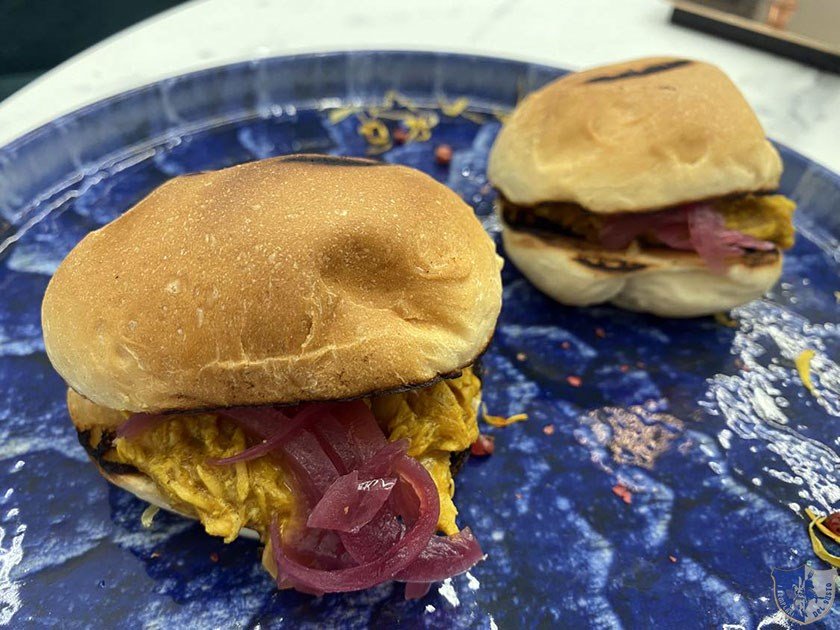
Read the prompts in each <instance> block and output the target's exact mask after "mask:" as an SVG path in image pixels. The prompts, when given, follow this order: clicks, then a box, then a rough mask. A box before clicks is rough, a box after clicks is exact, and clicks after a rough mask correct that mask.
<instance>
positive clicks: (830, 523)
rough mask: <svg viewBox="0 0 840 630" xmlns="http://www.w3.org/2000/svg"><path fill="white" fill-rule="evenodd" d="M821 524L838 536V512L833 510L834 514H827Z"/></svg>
mask: <svg viewBox="0 0 840 630" xmlns="http://www.w3.org/2000/svg"><path fill="white" fill-rule="evenodd" d="M823 525H825V526H826V527H827V528H828V529H829V530H831V531H832V532H834V533H835V534H837V535H838V536H840V512H834V514H829V515H828V516H827V517H826V519H825V520H824V521H823Z"/></svg>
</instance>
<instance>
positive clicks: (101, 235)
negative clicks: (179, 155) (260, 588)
mask: <svg viewBox="0 0 840 630" xmlns="http://www.w3.org/2000/svg"><path fill="white" fill-rule="evenodd" d="M500 267H501V259H500V258H499V257H498V256H497V255H496V251H495V247H494V244H493V242H492V241H491V240H490V239H489V238H488V236H487V235H486V234H485V232H484V231H483V230H482V227H481V225H480V223H479V222H478V220H477V219H476V218H475V216H474V214H473V212H472V210H471V208H469V207H468V206H467V205H466V204H465V203H463V202H462V201H461V199H460V198H459V197H458V196H457V195H455V194H454V193H453V192H451V191H449V190H448V189H447V188H445V187H444V186H442V185H440V184H438V183H436V182H435V181H434V180H432V179H431V178H429V177H427V176H426V175H423V174H422V173H420V172H418V171H415V170H413V169H410V168H406V167H401V166H391V165H386V164H382V163H379V162H373V161H369V160H362V159H349V158H337V157H329V156H313V155H293V156H287V157H281V158H275V159H269V160H264V161H259V162H253V163H249V164H244V165H241V166H235V167H232V168H228V169H225V170H221V171H216V172H207V173H199V174H195V175H189V176H184V177H178V178H176V179H174V180H172V181H169V182H167V183H166V184H164V185H163V186H161V187H159V188H158V189H156V190H155V191H153V192H152V193H151V194H150V195H149V196H147V197H146V198H145V199H143V200H142V201H140V202H139V203H138V204H137V205H136V206H134V207H133V208H132V209H131V210H129V211H128V212H126V213H125V214H124V215H122V216H121V217H119V218H118V219H116V220H115V221H113V222H112V223H110V224H108V225H106V226H105V227H103V228H102V229H100V230H97V231H95V232H93V233H91V234H89V235H88V236H87V237H85V238H84V239H83V240H82V241H81V242H80V243H79V244H78V245H77V246H76V247H75V248H74V249H73V251H71V252H70V254H69V255H68V256H67V258H66V260H64V262H63V263H62V264H61V266H60V267H59V268H58V270H57V271H56V273H55V276H54V277H53V279H52V281H51V282H50V284H49V287H48V289H47V292H46V295H45V297H44V302H43V312H42V319H43V329H44V339H45V343H46V348H47V353H48V355H49V358H50V360H51V361H52V363H53V365H54V366H55V368H56V370H57V371H58V372H59V374H61V376H62V377H63V378H64V379H65V381H66V382H67V384H68V386H69V389H68V394H67V404H68V408H69V412H70V416H71V418H72V421H73V423H74V425H75V427H76V429H77V431H78V434H79V439H80V440H81V442H82V444H83V446H84V447H85V449H86V450H87V452H88V453H89V455H90V457H91V458H92V459H93V461H94V462H95V463H96V465H97V466H98V468H99V470H100V471H101V472H102V474H103V475H104V476H105V477H106V478H107V479H108V480H109V481H111V482H112V483H114V484H116V485H118V486H121V487H122V488H125V489H126V490H128V491H129V492H132V493H134V494H135V495H137V496H138V497H140V498H142V499H144V500H145V501H149V502H151V503H153V504H155V505H158V506H162V507H163V508H165V509H168V510H172V511H175V512H178V513H181V514H183V515H186V516H189V517H193V518H196V519H199V520H200V521H201V523H202V524H203V526H204V528H205V529H206V530H207V532H208V533H210V534H213V535H216V536H222V537H224V539H225V540H226V541H231V540H233V539H234V538H236V537H237V536H239V535H240V533H241V532H248V531H250V532H256V534H257V535H259V537H260V539H261V540H262V542H263V543H264V545H265V551H264V553H263V563H264V564H265V566H266V568H267V569H268V570H269V571H271V572H272V574H273V575H275V576H276V578H277V580H278V584H279V585H280V586H281V587H294V588H297V589H299V590H302V591H305V592H309V593H316V594H320V593H325V592H337V591H351V590H359V589H364V588H367V587H370V586H373V585H376V584H381V583H383V582H388V581H401V582H405V583H407V584H408V586H407V589H406V592H407V595H408V596H414V597H416V596H419V595H422V594H423V593H424V592H425V591H426V590H427V589H428V587H429V585H430V584H431V583H432V582H435V581H437V580H441V579H444V578H447V577H450V576H452V575H454V574H457V573H460V572H463V571H465V570H467V569H468V568H470V567H471V566H472V565H473V564H475V562H477V561H478V560H479V559H480V558H481V557H482V552H481V549H480V547H479V545H478V542H477V541H476V539H475V537H474V536H473V535H472V533H471V532H470V530H469V529H468V528H465V529H462V530H459V528H458V525H457V524H456V515H457V510H456V508H455V505H454V504H453V501H452V496H453V492H454V481H453V475H454V473H455V472H456V470H457V469H458V467H459V465H460V464H461V463H463V460H464V457H465V452H467V451H468V449H469V447H470V445H471V444H472V443H473V442H474V441H475V440H476V439H477V437H478V426H477V423H476V413H477V409H478V405H479V401H480V398H481V383H480V381H479V378H478V374H477V373H476V371H475V370H474V369H473V364H474V362H475V361H476V360H477V358H478V357H479V356H480V355H481V354H482V352H483V351H484V349H485V348H486V347H487V345H488V343H489V342H490V339H491V337H492V334H493V330H494V327H495V323H496V318H497V316H498V314H499V309H500V305H501V279H500V273H499V271H500Z"/></svg>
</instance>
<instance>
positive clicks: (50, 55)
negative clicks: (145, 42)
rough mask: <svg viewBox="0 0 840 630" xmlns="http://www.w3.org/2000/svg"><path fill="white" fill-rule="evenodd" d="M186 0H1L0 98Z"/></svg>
mask: <svg viewBox="0 0 840 630" xmlns="http://www.w3.org/2000/svg"><path fill="white" fill-rule="evenodd" d="M183 1H184V0H0V100H3V99H4V98H6V97H7V96H9V95H10V94H11V93H12V92H15V91H17V90H18V89H20V88H22V87H23V86H24V85H26V84H27V83H29V82H30V81H31V80H32V79H34V78H36V77H37V76H39V75H40V74H42V73H44V72H46V71H47V70H49V69H50V68H53V67H55V66H57V65H58V64H60V63H61V62H62V61H65V60H66V59H69V58H70V57H72V56H73V55H75V54H76V53H79V52H81V51H83V50H84V49H85V48H89V47H90V46H92V45H93V44H96V43H97V42H99V41H102V40H103V39H105V38H106V37H108V36H109V35H113V34H114V33H116V32H117V31H121V30H122V29H124V28H126V27H128V26H131V25H132V24H135V23H137V22H139V21H141V20H144V19H146V18H147V17H150V16H152V15H155V14H156V13H160V12H161V11H164V10H166V9H169V8H171V7H174V6H176V5H178V4H182V3H183Z"/></svg>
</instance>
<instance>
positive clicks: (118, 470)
mask: <svg viewBox="0 0 840 630" xmlns="http://www.w3.org/2000/svg"><path fill="white" fill-rule="evenodd" d="M76 437H78V439H79V444H81V445H82V448H84V449H85V452H87V454H88V456H89V457H90V458H91V459H92V460H93V461H94V462H95V463H96V465H97V466H99V468H100V469H102V470H103V471H105V472H106V473H108V474H109V475H132V474H142V473H141V472H140V471H139V470H137V468H135V467H134V466H132V465H131V464H121V463H119V462H111V461H108V460H107V459H105V454H106V453H108V451H110V450H111V449H113V448H114V438H116V433H115V432H113V431H103V432H102V437H101V438H99V443H98V444H97V445H96V446H93V444H91V437H92V434H91V430H90V429H86V430H84V431H79V430H78V429H77V430H76Z"/></svg>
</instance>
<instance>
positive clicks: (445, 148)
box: [435, 144, 452, 166]
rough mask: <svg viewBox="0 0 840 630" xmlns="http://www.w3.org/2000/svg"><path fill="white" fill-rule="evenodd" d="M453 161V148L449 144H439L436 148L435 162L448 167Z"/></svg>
mask: <svg viewBox="0 0 840 630" xmlns="http://www.w3.org/2000/svg"><path fill="white" fill-rule="evenodd" d="M451 161H452V147H450V146H449V145H448V144H439V145H437V146H436V147H435V162H437V163H438V164H440V165H441V166H446V165H447V164H449V163H450V162H451Z"/></svg>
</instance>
